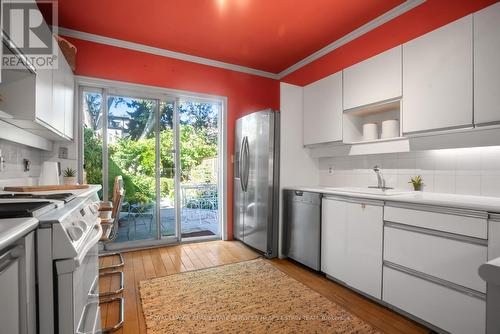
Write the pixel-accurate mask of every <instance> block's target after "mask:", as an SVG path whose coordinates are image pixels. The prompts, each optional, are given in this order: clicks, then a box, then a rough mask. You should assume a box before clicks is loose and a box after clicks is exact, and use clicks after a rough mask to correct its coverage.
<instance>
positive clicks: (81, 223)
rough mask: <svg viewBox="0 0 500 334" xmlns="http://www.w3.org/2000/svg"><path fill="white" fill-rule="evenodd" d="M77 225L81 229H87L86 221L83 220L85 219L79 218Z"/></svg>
mask: <svg viewBox="0 0 500 334" xmlns="http://www.w3.org/2000/svg"><path fill="white" fill-rule="evenodd" d="M78 226H79V227H80V228H81V229H82V230H83V231H86V230H87V223H86V222H85V220H80V221H78Z"/></svg>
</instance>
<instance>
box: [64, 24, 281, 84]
mask: <svg viewBox="0 0 500 334" xmlns="http://www.w3.org/2000/svg"><path fill="white" fill-rule="evenodd" d="M57 29H58V33H59V34H60V35H63V36H68V37H73V38H77V39H82V40H85V41H89V42H95V43H99V44H105V45H111V46H116V47H119V48H124V49H129V50H134V51H139V52H145V53H150V54H154V55H157V56H162V57H166V58H174V59H179V60H184V61H189V62H192V63H197V64H202V65H208V66H213V67H219V68H223V69H226V70H231V71H237V72H242V73H247V74H253V75H257V76H261V77H266V78H271V79H278V75H277V74H276V73H271V72H266V71H262V70H257V69H254V68H250V67H245V66H241V65H235V64H230V63H225V62H222V61H218V60H213V59H208V58H203V57H198V56H193V55H189V54H186V53H182V52H176V51H171V50H167V49H161V48H157V47H153V46H148V45H144V44H139V43H134V42H128V41H124V40H121V39H116V38H111V37H106V36H100V35H95V34H91V33H88V32H83V31H78V30H73V29H68V28H63V27H58V28H57Z"/></svg>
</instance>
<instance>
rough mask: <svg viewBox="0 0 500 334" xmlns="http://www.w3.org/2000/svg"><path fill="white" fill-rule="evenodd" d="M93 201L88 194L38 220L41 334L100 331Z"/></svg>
mask: <svg viewBox="0 0 500 334" xmlns="http://www.w3.org/2000/svg"><path fill="white" fill-rule="evenodd" d="M98 202H99V198H98V197H97V194H96V193H93V194H92V195H91V196H89V197H77V198H74V199H72V200H70V201H69V202H67V203H65V204H63V206H62V207H59V208H58V209H55V210H52V211H49V212H48V213H46V214H44V215H41V216H39V217H37V218H38V220H39V221H40V225H39V228H38V231H37V232H38V233H37V241H38V243H37V256H38V259H37V260H38V263H39V266H38V281H39V303H40V305H44V306H43V308H40V309H39V329H40V334H52V333H59V334H66V333H89V334H90V333H97V332H98V331H99V330H100V313H99V312H100V311H99V297H98V293H99V268H98V245H97V244H98V242H99V240H100V238H101V235H102V228H101V224H100V220H99V218H98V215H99V212H98V204H97V203H98Z"/></svg>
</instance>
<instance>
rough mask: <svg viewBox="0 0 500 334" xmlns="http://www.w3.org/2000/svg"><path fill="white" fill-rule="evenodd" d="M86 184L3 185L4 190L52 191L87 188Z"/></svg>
mask: <svg viewBox="0 0 500 334" xmlns="http://www.w3.org/2000/svg"><path fill="white" fill-rule="evenodd" d="M88 187H89V185H88V184H74V185H53V186H50V185H49V186H13V187H5V188H3V190H4V191H14V192H21V193H25V192H33V191H53V190H75V189H87V188H88Z"/></svg>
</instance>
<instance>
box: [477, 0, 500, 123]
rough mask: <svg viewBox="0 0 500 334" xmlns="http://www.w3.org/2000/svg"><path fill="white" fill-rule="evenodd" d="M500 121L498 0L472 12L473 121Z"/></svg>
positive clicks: (499, 22)
mask: <svg viewBox="0 0 500 334" xmlns="http://www.w3.org/2000/svg"><path fill="white" fill-rule="evenodd" d="M492 122H500V2H497V3H496V4H494V5H492V6H489V7H487V8H485V9H483V10H481V11H479V12H477V13H475V14H474V123H476V124H479V125H481V124H488V123H492Z"/></svg>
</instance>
